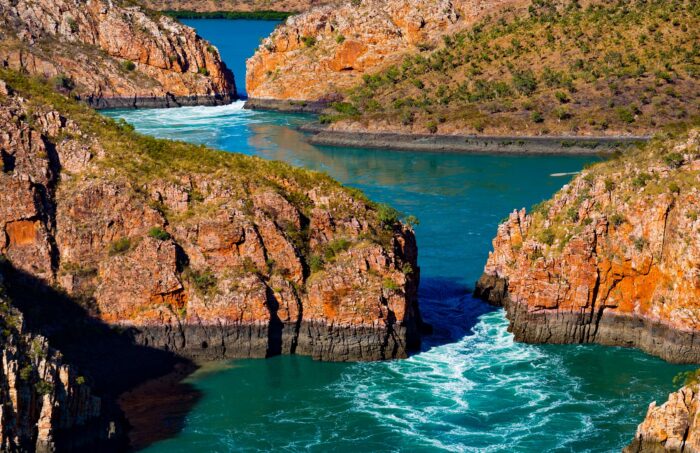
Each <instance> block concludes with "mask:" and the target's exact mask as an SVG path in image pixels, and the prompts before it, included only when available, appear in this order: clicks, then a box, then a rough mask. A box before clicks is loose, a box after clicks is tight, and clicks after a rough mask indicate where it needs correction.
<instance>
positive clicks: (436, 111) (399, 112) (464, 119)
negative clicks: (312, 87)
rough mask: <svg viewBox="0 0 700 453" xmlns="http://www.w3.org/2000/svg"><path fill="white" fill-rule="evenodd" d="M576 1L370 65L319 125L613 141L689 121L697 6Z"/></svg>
mask: <svg viewBox="0 0 700 453" xmlns="http://www.w3.org/2000/svg"><path fill="white" fill-rule="evenodd" d="M587 3H591V4H590V5H588V6H586V4H585V3H580V2H566V1H564V2H536V3H533V5H532V6H531V7H530V8H529V12H528V13H525V14H510V16H509V15H508V14H509V13H506V14H505V15H504V13H499V14H495V15H493V16H492V17H490V18H487V19H484V20H482V21H480V22H479V23H478V24H476V25H475V26H473V27H462V31H460V32H458V33H454V34H447V35H445V37H444V40H442V41H440V42H437V43H435V44H434V46H432V47H431V46H427V47H425V48H424V50H423V51H418V50H416V49H411V50H410V52H409V53H410V55H408V56H406V57H405V58H403V59H402V61H401V62H399V63H396V64H395V65H392V66H390V67H388V68H384V69H383V70H382V71H377V70H370V71H369V74H368V75H367V76H366V77H365V79H364V81H363V83H360V84H358V85H357V86H356V87H354V88H353V89H352V90H350V91H349V92H347V93H344V99H343V101H344V102H343V103H339V104H338V105H337V106H336V108H335V109H331V110H329V111H328V112H327V115H326V116H325V121H328V122H333V123H334V124H333V125H332V128H334V129H339V130H349V131H355V130H359V131H367V130H369V131H394V132H413V133H440V134H455V133H457V134H484V135H597V136H601V135H607V136H616V135H652V134H653V133H654V132H655V131H656V130H658V128H659V127H662V126H664V125H666V124H672V123H674V122H676V121H679V120H684V119H685V118H690V117H693V116H694V115H697V114H698V113H699V110H698V105H700V104H699V103H698V99H700V83H699V82H698V81H699V80H700V78H699V77H698V75H699V74H700V53H699V48H698V46H697V42H698V41H699V40H700V36H699V35H698V33H699V32H698V30H700V8H699V7H698V4H697V2H693V1H681V2H673V3H668V2H645V1H632V2H622V3H611V2H598V1H594V2H587ZM557 4H559V6H557ZM462 22H463V21H460V22H459V23H462ZM439 31H440V32H443V30H442V28H440V29H439ZM432 34H433V35H436V33H435V32H433V33H432ZM439 34H440V33H437V35H439ZM273 41H274V36H273ZM669 49H673V50H672V51H669ZM260 53H261V56H262V55H265V52H264V51H261V52H260ZM270 61H271V62H272V61H273V59H270ZM284 61H285V64H286V65H288V66H289V65H290V63H288V62H287V59H284ZM319 61H322V59H319ZM275 64H277V63H275ZM273 72H274V71H273ZM268 80H270V82H269V83H268V84H266V85H264V86H268V85H274V83H275V82H274V80H275V77H274V76H270V77H269V78H268ZM281 80H284V79H281ZM331 80H335V77H334V78H332V79H331ZM328 83H330V82H324V83H322V84H318V85H319V86H321V87H323V86H324V85H327V84H328ZM343 87H345V85H343ZM265 93H266V94H267V93H269V94H270V95H272V94H274V91H273V90H272V89H270V88H268V89H266V91H265ZM256 96H257V94H256Z"/></svg>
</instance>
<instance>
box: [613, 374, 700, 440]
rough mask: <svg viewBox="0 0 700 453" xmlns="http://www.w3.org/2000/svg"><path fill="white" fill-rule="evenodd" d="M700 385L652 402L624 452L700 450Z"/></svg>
mask: <svg viewBox="0 0 700 453" xmlns="http://www.w3.org/2000/svg"><path fill="white" fill-rule="evenodd" d="M698 390H699V389H698V386H697V384H695V385H689V386H686V387H683V388H682V389H680V390H678V391H677V392H675V393H671V394H670V395H669V396H668V401H666V402H665V403H663V404H662V405H661V406H657V405H656V402H653V403H651V404H650V405H649V410H648V411H647V416H646V418H645V419H644V421H643V422H642V423H641V424H640V425H639V427H638V428H637V433H636V434H635V436H634V440H633V441H632V443H631V444H630V445H628V446H627V447H626V448H625V449H624V450H623V452H624V453H654V452H662V451H667V452H683V451H685V452H691V453H695V452H698V451H700V395H699V394H698Z"/></svg>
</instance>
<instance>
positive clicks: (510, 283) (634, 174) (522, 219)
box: [477, 128, 700, 363]
mask: <svg viewBox="0 0 700 453" xmlns="http://www.w3.org/2000/svg"><path fill="white" fill-rule="evenodd" d="M699 143H700V131H699V130H698V129H697V128H696V129H691V130H690V131H689V132H688V133H686V134H685V135H683V136H682V137H680V138H676V139H671V138H668V137H667V138H666V139H663V138H659V139H655V140H654V141H652V142H651V143H650V144H649V145H647V146H646V147H645V148H643V149H641V150H638V151H633V152H629V153H627V154H625V155H624V156H623V157H619V158H617V159H614V160H611V161H609V162H606V163H603V164H598V165H595V166H593V167H592V168H590V169H587V170H584V171H583V172H582V173H581V174H580V175H579V176H577V177H576V178H574V179H573V181H572V182H571V183H570V184H567V185H566V186H564V188H562V190H561V191H559V192H558V193H557V194H556V195H555V196H554V198H553V199H552V200H551V201H548V202H545V203H543V204H541V205H539V206H538V207H536V208H535V209H534V211H533V213H530V214H526V212H525V210H522V211H519V212H518V211H516V212H513V213H512V214H511V215H510V216H509V217H508V219H507V220H506V221H505V222H504V223H502V224H501V225H500V226H499V228H498V234H497V236H496V238H495V239H494V241H493V246H494V251H493V252H492V253H491V254H490V255H489V259H488V262H487V264H486V267H485V269H484V275H483V276H482V278H481V279H480V280H479V282H478V284H477V295H479V296H481V297H483V298H485V299H487V300H488V301H490V302H491V303H494V304H497V305H504V306H505V307H506V310H507V315H508V318H509V319H510V323H511V324H510V330H511V331H512V332H513V333H514V335H515V338H516V339H517V340H519V341H525V342H533V343H591V342H596V343H601V344H606V345H616V346H633V347H638V348H640V349H642V350H644V351H646V352H648V353H650V354H654V355H657V356H660V357H662V358H664V359H666V360H669V361H674V362H687V363H698V362H700V343H699V342H698V330H699V329H700V325H699V324H698V321H699V318H698V316H699V315H700V234H698V230H699V229H700V220H698V214H699V213H700V176H699V175H700V173H699V172H700V148H699V147H698V145H699Z"/></svg>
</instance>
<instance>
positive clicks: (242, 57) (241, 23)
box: [182, 19, 279, 96]
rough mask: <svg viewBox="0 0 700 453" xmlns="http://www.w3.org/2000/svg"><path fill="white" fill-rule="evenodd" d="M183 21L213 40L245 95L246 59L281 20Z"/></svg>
mask: <svg viewBox="0 0 700 453" xmlns="http://www.w3.org/2000/svg"><path fill="white" fill-rule="evenodd" d="M182 23H184V24H185V25H189V26H190V27H192V28H195V29H196V30H197V33H199V34H200V36H202V37H203V38H204V39H206V40H208V41H209V42H212V43H214V45H215V46H216V47H217V48H218V49H219V53H220V54H221V58H222V59H223V60H224V61H225V62H226V65H227V66H228V67H229V68H230V69H231V70H232V71H233V76H234V77H235V78H236V89H237V91H238V95H239V96H245V95H246V90H245V61H246V60H247V59H248V58H249V57H251V56H252V55H253V53H254V51H255V49H256V48H257V47H258V45H260V40H261V38H263V37H265V36H268V35H269V34H270V33H272V30H274V29H275V27H276V26H277V25H278V24H279V22H278V21H275V20H221V19H183V20H182Z"/></svg>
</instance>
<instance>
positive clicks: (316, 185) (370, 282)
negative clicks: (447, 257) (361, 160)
mask: <svg viewBox="0 0 700 453" xmlns="http://www.w3.org/2000/svg"><path fill="white" fill-rule="evenodd" d="M12 80H13V81H14V82H13V83H15V84H20V85H22V84H25V82H23V81H22V79H21V78H15V79H12ZM22 86H24V85H22ZM22 89H24V90H25V91H24V92H23V91H22ZM32 90H39V88H36V87H35V88H31V89H30V88H20V89H19V92H20V93H26V95H28V96H30V98H29V99H25V98H23V97H22V96H19V95H11V96H6V97H5V98H4V100H3V101H2V107H1V108H0V122H1V123H2V124H3V132H2V134H0V154H1V155H2V162H3V171H2V172H0V181H1V182H2V187H3V190H2V192H1V193H0V197H1V199H0V230H1V231H3V232H4V234H2V235H0V253H2V254H4V255H5V256H6V257H7V258H8V259H9V260H10V262H11V263H12V265H13V266H14V267H15V268H17V269H19V270H21V271H24V272H26V273H29V274H31V275H32V276H35V277H38V278H40V279H42V280H43V281H46V282H48V283H50V284H53V285H58V286H59V287H60V288H62V289H63V290H65V291H66V292H67V293H68V294H69V295H71V296H72V297H74V298H76V299H77V300H80V301H81V302H82V303H83V304H84V306H85V307H86V308H87V309H88V310H89V311H90V312H91V313H93V314H94V316H96V317H98V318H99V319H101V320H103V321H104V322H107V323H109V324H116V325H120V326H122V327H123V328H128V329H130V333H131V334H132V335H134V336H135V337H136V339H137V340H138V341H139V342H140V343H143V344H147V345H149V346H154V347H158V348H164V349H168V350H172V351H177V352H178V353H181V354H182V355H185V356H188V357H194V358H224V357H238V356H245V357H248V356H258V357H260V356H270V355H275V354H281V353H297V354H308V355H312V356H314V357H316V358H319V359H327V360H371V359H388V358H394V357H405V356H406V354H407V351H408V350H409V349H410V348H412V347H415V346H416V344H417V342H418V341H419V340H418V332H417V328H418V324H419V323H420V315H419V312H418V305H417V295H416V292H417V284H418V268H417V264H416V243H415V238H414V236H413V233H412V231H411V230H410V229H409V228H407V227H404V226H403V225H401V224H400V223H399V222H398V221H397V220H396V219H395V218H393V217H392V216H391V215H387V214H386V213H385V211H386V210H382V209H379V210H377V208H375V207H374V206H373V205H372V204H371V203H370V202H368V201H367V200H366V199H364V198H363V197H361V196H358V195H356V194H355V193H354V192H352V191H349V190H347V189H344V188H342V187H341V186H339V185H338V184H337V183H335V182H333V181H332V180H330V179H329V178H327V177H325V176H322V175H319V174H315V173H312V172H308V171H304V170H294V169H292V168H291V167H288V166H286V165H283V164H280V163H276V162H267V161H263V160H259V159H254V158H249V157H245V156H242V155H236V154H230V153H223V152H216V151H211V150H206V149H202V148H200V147H197V146H194V145H186V144H181V143H172V142H166V141H157V140H154V139H150V138H146V137H141V136H139V135H137V134H135V133H133V132H132V131H131V130H130V129H129V128H126V127H122V128H121V129H120V128H119V127H118V126H116V125H114V124H112V123H111V122H110V121H108V120H106V119H104V118H102V117H100V116H98V115H96V114H94V113H92V112H90V111H89V110H88V109H87V108H85V109H80V108H79V107H78V106H76V105H75V104H74V103H71V102H68V101H67V100H65V99H63V98H55V96H56V95H51V96H54V97H53V98H51V99H52V101H45V100H44V101H41V100H38V99H37V98H36V96H33V95H32V93H36V91H32ZM32 96H33V97H32ZM53 101H55V102H58V103H62V106H61V107H56V106H52V105H50V104H51V102H53ZM30 106H31V107H30ZM57 109H58V110H57ZM61 109H62V110H61ZM383 213H384V214H383Z"/></svg>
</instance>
